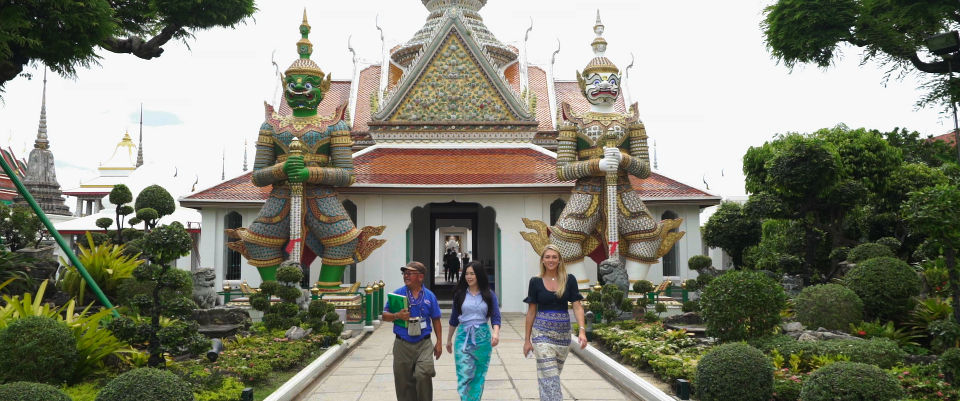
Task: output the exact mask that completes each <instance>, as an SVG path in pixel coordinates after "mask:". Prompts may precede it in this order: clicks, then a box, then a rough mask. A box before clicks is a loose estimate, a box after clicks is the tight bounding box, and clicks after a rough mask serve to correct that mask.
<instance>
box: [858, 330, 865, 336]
mask: <svg viewBox="0 0 960 401" xmlns="http://www.w3.org/2000/svg"><path fill="white" fill-rule="evenodd" d="M857 335H861V336H865V335H867V332H866V331H863V330H860V331H858V332H857Z"/></svg>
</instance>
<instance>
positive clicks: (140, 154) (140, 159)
mask: <svg viewBox="0 0 960 401" xmlns="http://www.w3.org/2000/svg"><path fill="white" fill-rule="evenodd" d="M142 165H143V103H140V143H139V144H138V145H137V167H140V166H142Z"/></svg>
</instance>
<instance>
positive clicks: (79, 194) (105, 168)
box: [63, 133, 142, 217]
mask: <svg viewBox="0 0 960 401" xmlns="http://www.w3.org/2000/svg"><path fill="white" fill-rule="evenodd" d="M137 155H138V150H137V145H135V144H134V143H133V139H132V138H130V133H124V134H123V138H122V139H120V142H119V143H117V146H116V147H114V149H113V154H111V155H110V157H109V158H108V159H107V160H106V161H104V162H101V163H100V166H99V167H97V173H98V175H97V176H96V177H94V178H92V179H90V180H87V181H85V182H83V183H81V184H80V186H79V187H77V188H73V189H69V190H66V191H64V192H63V193H64V195H70V196H74V197H76V198H77V207H76V209H75V210H74V215H75V216H78V217H83V216H89V215H91V214H96V213H98V212H100V211H101V210H103V207H104V206H103V198H104V197H105V196H107V195H109V194H110V191H111V190H113V186H114V185H117V184H127V185H128V186H129V185H130V184H129V183H128V181H129V177H130V175H131V174H133V172H134V171H135V170H136V169H137V167H139V165H138V164H137V160H138V159H137ZM141 164H142V163H141Z"/></svg>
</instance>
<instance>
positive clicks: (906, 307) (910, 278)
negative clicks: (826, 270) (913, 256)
mask: <svg viewBox="0 0 960 401" xmlns="http://www.w3.org/2000/svg"><path fill="white" fill-rule="evenodd" d="M884 249H886V248H885V247H884ZM844 284H845V285H846V286H847V287H849V288H850V289H851V290H853V292H855V293H857V296H859V297H860V299H861V300H862V301H863V312H864V315H866V317H867V318H870V319H874V318H879V319H881V320H894V321H901V320H904V318H905V317H906V316H907V313H908V312H909V311H910V310H911V309H913V304H912V297H915V296H917V295H918V294H919V293H920V277H919V276H918V275H917V273H916V272H915V271H914V270H913V268H911V267H910V265H908V264H907V263H906V262H904V261H902V260H900V259H896V258H891V257H880V258H873V259H868V260H865V261H863V262H860V263H858V264H857V267H855V268H853V269H852V270H850V272H849V273H847V275H846V276H845V277H844Z"/></svg>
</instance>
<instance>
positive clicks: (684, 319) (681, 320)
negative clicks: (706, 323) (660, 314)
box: [663, 312, 703, 325]
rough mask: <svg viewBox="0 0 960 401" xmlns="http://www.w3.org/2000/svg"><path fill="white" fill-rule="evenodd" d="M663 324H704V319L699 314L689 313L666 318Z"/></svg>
mask: <svg viewBox="0 0 960 401" xmlns="http://www.w3.org/2000/svg"><path fill="white" fill-rule="evenodd" d="M663 323H665V324H672V325H688V324H703V318H701V317H700V314H699V313H697V312H687V313H682V314H679V315H673V316H668V317H665V318H664V319H663Z"/></svg>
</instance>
